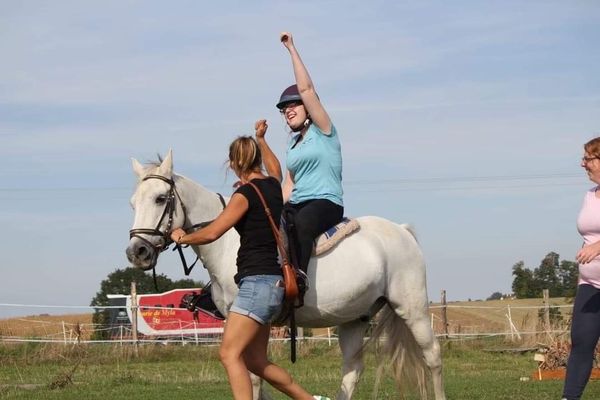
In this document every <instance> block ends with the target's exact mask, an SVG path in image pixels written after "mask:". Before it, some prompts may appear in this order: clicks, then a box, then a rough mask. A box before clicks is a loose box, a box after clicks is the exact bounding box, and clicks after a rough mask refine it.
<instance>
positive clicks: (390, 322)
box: [369, 305, 429, 400]
mask: <svg viewBox="0 0 600 400" xmlns="http://www.w3.org/2000/svg"><path fill="white" fill-rule="evenodd" d="M369 342H374V343H375V350H376V351H375V354H376V356H377V359H378V361H379V362H378V365H379V366H378V368H377V373H376V375H375V386H374V387H375V388H374V397H377V396H376V393H377V390H378V389H379V386H380V383H381V379H382V377H383V375H384V372H385V370H386V369H388V368H389V369H391V372H392V374H393V377H394V380H395V381H396V385H397V386H398V389H399V390H400V393H406V392H407V391H408V390H407V389H411V391H416V392H417V393H418V395H419V396H420V398H421V399H423V400H426V399H427V383H426V382H427V374H428V373H429V372H428V371H429V370H428V368H427V365H426V364H425V360H424V358H423V352H422V350H421V347H420V346H419V345H418V343H417V341H416V340H415V337H414V335H413V334H412V332H411V330H410V329H409V328H408V326H407V325H406V322H405V321H404V319H402V317H400V316H398V315H397V314H396V313H395V312H394V311H393V310H392V309H391V307H390V306H389V305H387V306H385V307H384V308H383V309H382V310H381V311H380V313H379V315H378V317H377V323H376V325H375V327H374V329H373V333H372V335H371V338H370V339H369Z"/></svg>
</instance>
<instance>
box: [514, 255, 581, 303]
mask: <svg viewBox="0 0 600 400" xmlns="http://www.w3.org/2000/svg"><path fill="white" fill-rule="evenodd" d="M512 275H513V276H514V278H513V283H512V290H513V293H514V294H515V296H517V298H519V299H526V298H537V297H541V296H542V290H543V289H548V291H549V294H550V297H573V296H575V291H576V289H577V279H578V276H579V268H578V265H577V263H576V262H573V261H567V260H563V261H560V256H559V255H558V254H557V253H555V252H553V251H552V252H550V253H548V254H547V255H546V256H545V257H544V258H543V259H542V262H541V263H540V266H539V267H538V268H536V269H535V270H533V271H531V270H530V269H528V268H525V265H524V263H523V261H519V262H518V263H516V264H515V265H513V271H512Z"/></svg>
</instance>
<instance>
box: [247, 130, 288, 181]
mask: <svg viewBox="0 0 600 400" xmlns="http://www.w3.org/2000/svg"><path fill="white" fill-rule="evenodd" d="M268 127H269V125H267V121H266V120H264V119H261V120H258V121H256V123H255V124H254V130H255V131H256V142H257V143H258V148H259V149H260V152H261V154H262V159H263V164H264V166H265V169H266V170H267V174H269V176H272V177H273V178H275V179H277V180H278V181H279V182H281V179H282V175H281V164H280V163H279V159H278V158H277V156H276V155H275V153H273V151H272V150H271V148H270V147H269V145H268V144H267V140H266V139H265V134H266V133H267V128H268Z"/></svg>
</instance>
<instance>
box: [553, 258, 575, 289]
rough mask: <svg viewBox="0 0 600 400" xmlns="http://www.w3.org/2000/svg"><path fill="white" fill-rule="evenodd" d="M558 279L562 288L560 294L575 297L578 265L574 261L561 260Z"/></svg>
mask: <svg viewBox="0 0 600 400" xmlns="http://www.w3.org/2000/svg"><path fill="white" fill-rule="evenodd" d="M558 279H559V280H560V283H561V286H562V289H563V293H562V296H563V297H575V292H576V291H577V282H578V280H579V265H577V263H576V262H574V261H567V260H563V261H561V263H560V266H559V267H558Z"/></svg>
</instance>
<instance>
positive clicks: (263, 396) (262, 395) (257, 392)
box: [250, 373, 273, 400]
mask: <svg viewBox="0 0 600 400" xmlns="http://www.w3.org/2000/svg"><path fill="white" fill-rule="evenodd" d="M250 380H251V381H252V398H253V399H254V400H273V399H272V397H271V396H270V395H269V392H268V391H267V390H265V387H264V385H263V380H262V379H261V378H260V376H257V375H254V374H253V373H250Z"/></svg>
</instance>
